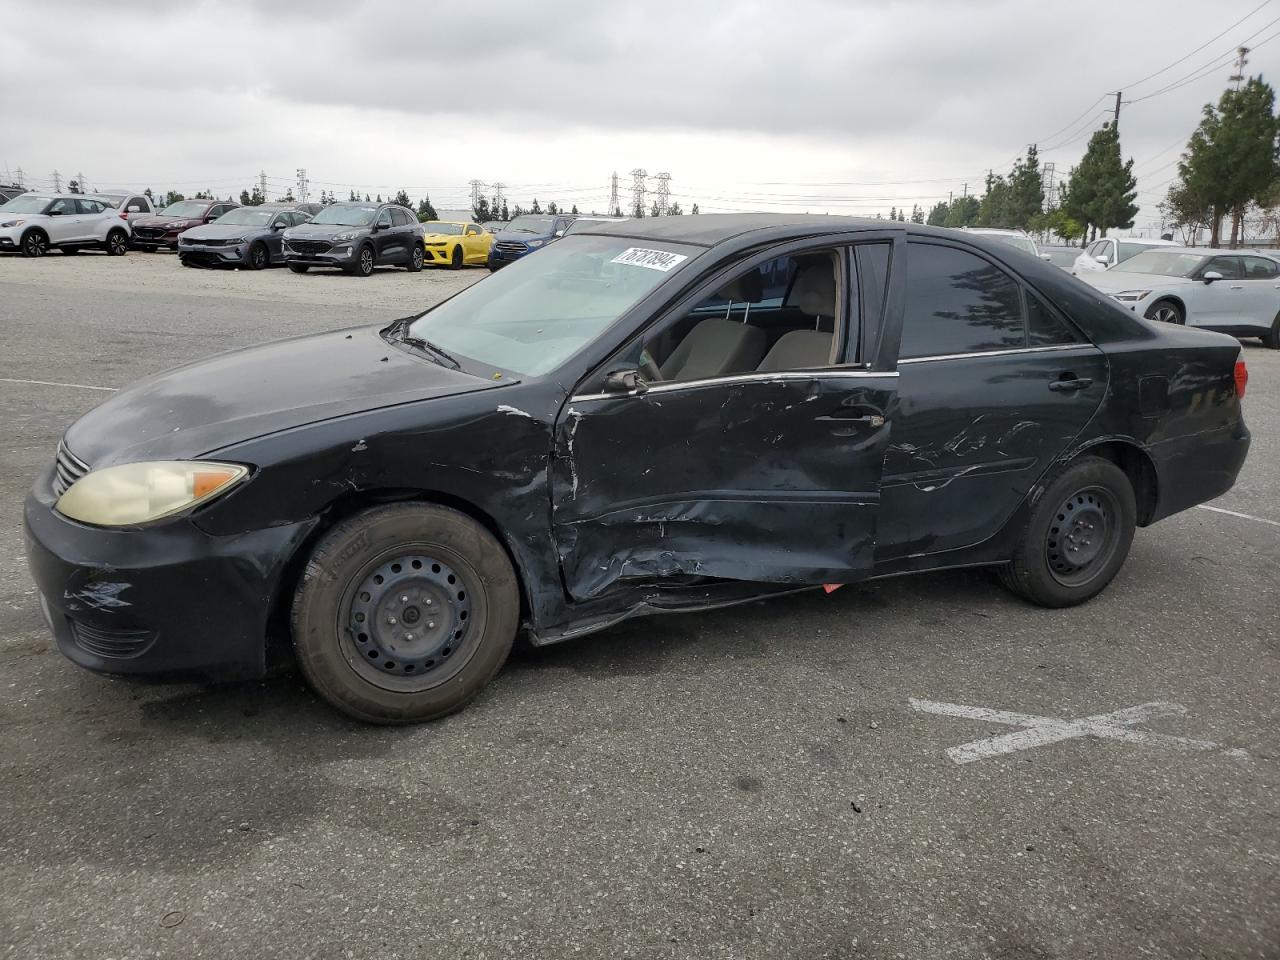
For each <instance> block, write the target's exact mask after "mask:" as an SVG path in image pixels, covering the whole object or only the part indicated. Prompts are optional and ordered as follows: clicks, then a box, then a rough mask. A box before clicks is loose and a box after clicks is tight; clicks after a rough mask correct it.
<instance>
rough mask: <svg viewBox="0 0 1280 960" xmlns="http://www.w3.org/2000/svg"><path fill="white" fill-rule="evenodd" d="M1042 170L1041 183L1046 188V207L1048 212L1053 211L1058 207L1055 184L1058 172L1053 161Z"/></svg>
mask: <svg viewBox="0 0 1280 960" xmlns="http://www.w3.org/2000/svg"><path fill="white" fill-rule="evenodd" d="M1040 170H1041V176H1040V182H1041V184H1042V185H1043V187H1044V206H1045V209H1046V210H1052V209H1053V208H1054V207H1056V206H1057V205H1058V193H1057V185H1056V184H1055V183H1054V182H1053V178H1054V175H1055V172H1056V171H1055V170H1054V165H1053V161H1052V160H1050V161H1048V162H1047V163H1046V164H1045V165H1044V166H1043V167H1041V168H1040Z"/></svg>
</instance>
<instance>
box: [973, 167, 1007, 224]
mask: <svg viewBox="0 0 1280 960" xmlns="http://www.w3.org/2000/svg"><path fill="white" fill-rule="evenodd" d="M1008 220H1009V184H1008V183H1007V182H1006V181H1005V179H1004V177H1003V176H1000V175H999V174H996V173H992V172H990V171H988V172H987V182H986V190H985V191H984V192H983V194H982V200H981V201H979V203H978V219H977V225H978V226H980V227H1004V226H1008Z"/></svg>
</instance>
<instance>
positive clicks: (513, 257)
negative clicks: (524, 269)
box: [486, 245, 537, 270]
mask: <svg viewBox="0 0 1280 960" xmlns="http://www.w3.org/2000/svg"><path fill="white" fill-rule="evenodd" d="M536 249H537V248H536V247H531V248H529V249H526V250H500V249H498V247H497V246H496V245H495V246H493V247H491V248H490V249H489V258H488V260H487V261H486V263H488V265H489V269H490V270H498V269H500V268H502V267H505V266H506V265H507V264H509V263H515V262H516V261H517V260H521V259H523V258H524V257H527V256H528V255H529V254H531V253H533V252H534V250H536Z"/></svg>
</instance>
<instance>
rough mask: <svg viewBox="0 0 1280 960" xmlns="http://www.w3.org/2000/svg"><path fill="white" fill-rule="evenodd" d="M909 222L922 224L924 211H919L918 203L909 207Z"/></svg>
mask: <svg viewBox="0 0 1280 960" xmlns="http://www.w3.org/2000/svg"><path fill="white" fill-rule="evenodd" d="M911 222H912V223H924V211H923V210H921V209H920V204H918V203H913V204H912V205H911Z"/></svg>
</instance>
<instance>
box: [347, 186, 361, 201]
mask: <svg viewBox="0 0 1280 960" xmlns="http://www.w3.org/2000/svg"><path fill="white" fill-rule="evenodd" d="M347 200H348V201H349V202H351V203H358V202H359V200H360V198H359V197H358V196H357V195H356V192H355V190H354V189H353V190H352V191H351V195H350V196H348V197H347Z"/></svg>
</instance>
